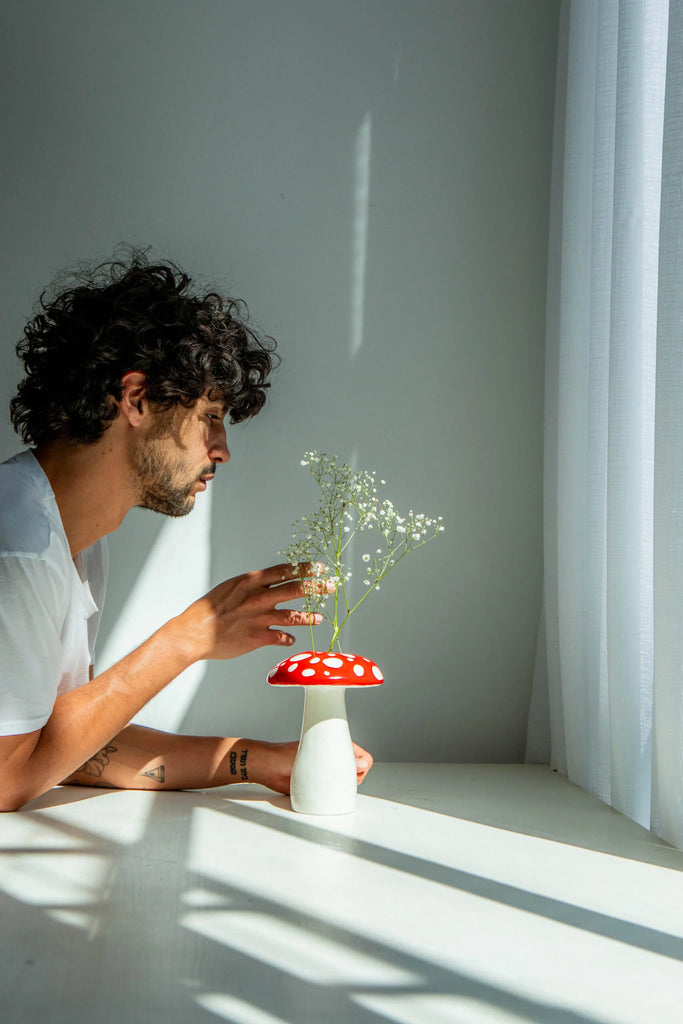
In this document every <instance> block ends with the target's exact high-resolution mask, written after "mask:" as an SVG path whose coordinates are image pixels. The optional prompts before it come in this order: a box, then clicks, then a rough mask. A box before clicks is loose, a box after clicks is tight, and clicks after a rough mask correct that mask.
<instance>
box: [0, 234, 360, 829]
mask: <svg viewBox="0 0 683 1024" xmlns="http://www.w3.org/2000/svg"><path fill="white" fill-rule="evenodd" d="M190 285H191V281H190V279H189V278H188V277H187V276H186V275H185V274H184V273H182V272H181V271H179V270H178V269H177V268H176V267H175V266H173V264H168V263H160V264H157V265H151V264H150V263H149V262H148V261H147V259H146V258H145V256H144V255H143V254H141V253H139V252H135V251H134V252H132V254H130V256H129V257H128V260H127V262H122V261H111V262H109V263H106V264H103V265H102V266H100V267H98V268H96V269H95V270H94V271H92V272H89V271H81V272H80V273H79V274H78V275H76V277H75V280H74V281H72V282H71V284H70V287H68V288H64V287H63V286H62V290H61V291H59V292H57V293H56V294H53V295H52V297H46V295H45V293H43V295H42V296H41V300H40V306H41V308H40V312H39V313H38V314H37V315H36V316H35V317H34V318H33V319H32V320H31V321H30V322H29V323H28V325H27V326H26V328H25V331H24V335H25V336H24V338H23V340H22V341H21V342H20V343H19V345H18V347H17V351H18V353H19V355H20V357H21V358H22V359H23V362H24V367H25V371H26V376H25V379H24V380H23V381H22V383H21V384H20V385H19V388H18V392H17V395H16V396H15V398H14V399H13V400H12V403H11V416H12V422H13V424H14V426H15V429H17V430H18V431H19V432H20V433H21V436H22V438H23V440H24V442H25V443H26V444H27V445H29V446H30V447H29V450H27V451H25V452H22V453H21V454H20V455H18V456H15V457H14V458H13V459H10V460H8V461H7V462H5V463H3V464H2V465H0V810H15V809H17V808H19V807H21V806H22V805H23V804H24V803H26V801H28V800H31V799H32V798H34V797H36V796H38V795H39V794H41V793H43V792H45V791H46V790H48V789H50V788H51V787H53V786H54V785H56V784H58V783H60V782H63V781H66V782H68V783H76V784H82V785H100V786H108V787H118V788H126V789H198V788H204V787H208V786H222V785H225V784H227V783H230V782H238V781H242V780H243V779H244V778H247V779H248V780H249V781H252V782H260V783H262V784H264V785H266V786H268V787H270V788H271V789H274V790H276V791H278V792H282V793H287V792H288V791H289V779H290V773H291V767H292V763H293V760H294V755H295V753H296V743H280V744H275V743H267V742H262V741H257V740H250V739H244V738H237V737H232V738H230V737H204V736H200V737H197V736H177V735H171V734H167V733H163V732H159V731H156V730H153V729H148V728H143V727H141V726H137V725H131V724H129V723H130V720H131V719H132V718H133V716H134V715H135V714H136V713H137V712H138V711H139V710H140V708H141V707H142V706H143V705H144V704H146V703H147V701H149V700H150V699H151V698H152V697H153V696H154V695H155V694H156V693H158V692H159V691H160V690H161V689H162V688H163V687H164V686H166V685H167V684H168V683H169V682H171V680H172V679H174V678H175V677H176V676H177V675H178V674H179V673H180V672H182V671H183V670H184V669H185V668H187V667H188V666H189V665H191V664H193V663H194V662H196V661H199V660H202V659H206V658H218V659H227V658H234V657H237V656H238V655H240V654H245V653H246V652H248V651H251V650H254V649H256V648H258V647H261V646H264V645H266V644H272V645H275V646H281V647H287V646H289V645H290V644H292V643H293V642H294V637H293V636H292V634H291V633H289V632H288V631H287V630H288V629H289V628H290V627H292V626H302V625H308V624H309V616H308V615H307V614H306V613H304V612H302V611H297V610H294V609H292V608H288V607H281V605H283V604H285V603H288V602H291V601H293V600H295V599H296V598H299V597H301V595H302V594H303V592H304V587H305V586H310V587H319V586H323V585H324V584H322V583H320V582H319V581H316V579H315V574H314V567H312V566H300V567H299V568H298V569H293V568H292V567H291V566H287V565H276V566H273V567H271V568H269V569H264V570H262V571H259V572H251V573H247V574H245V575H242V576H239V577H237V578H235V579H231V580H227V581H226V582H224V583H221V584H219V586H217V587H215V588H214V589H213V590H211V591H210V593H208V594H206V595H205V596H204V597H202V598H201V599H200V600H197V601H195V602H194V603H192V604H191V605H190V606H189V607H188V608H187V609H186V610H185V611H184V612H183V613H182V614H181V615H179V616H177V617H176V618H174V619H172V620H171V621H170V622H167V623H166V624H165V625H164V626H162V627H161V629H159V630H158V631H157V632H156V633H155V634H154V635H153V636H151V637H150V638H149V639H147V640H146V641H145V642H144V643H143V644H141V646H140V647H138V648H137V649H136V650H134V651H133V652H132V653H131V654H129V655H127V656H126V657H125V658H123V659H122V660H121V661H120V662H118V663H117V664H116V665H114V666H112V667H111V668H110V669H108V670H107V671H106V672H103V673H102V674H101V675H99V676H96V677H93V671H92V661H93V651H94V644H95V637H96V633H97V626H98V623H99V610H100V609H101V607H102V601H103V597H104V590H105V585H106V541H105V539H104V538H105V537H106V534H108V533H111V532H112V531H113V530H116V529H117V528H118V526H120V524H121V522H122V520H123V518H124V516H125V515H126V513H127V512H128V511H129V509H131V508H133V507H134V506H141V507H143V508H149V509H152V510H154V511H156V512H160V513H162V514H164V515H170V516H182V515H185V514H186V513H188V512H190V511H191V510H192V507H193V505H194V501H195V496H196V494H197V493H198V492H199V491H203V490H205V488H206V487H207V486H208V485H209V482H210V481H211V479H212V478H213V476H214V474H215V472H216V469H217V468H218V467H219V466H222V465H224V464H225V463H227V461H228V459H229V458H230V453H229V451H228V448H227V444H226V434H225V425H224V418H225V417H226V415H228V416H229V418H230V421H231V422H233V423H237V422H240V421H242V420H244V419H246V418H248V417H250V416H253V415H255V414H256V413H258V412H259V410H260V409H261V408H262V406H263V404H264V401H265V389H266V388H267V387H268V386H269V385H268V383H267V378H268V375H269V373H270V370H271V368H272V363H273V358H274V357H273V350H274V347H275V345H274V342H272V341H271V340H270V339H265V340H261V339H259V338H258V337H257V336H256V335H255V334H254V332H253V331H252V330H250V329H249V328H248V327H247V326H246V323H245V322H244V319H242V318H241V316H240V307H239V305H238V304H237V303H235V302H233V301H232V300H224V299H222V298H221V297H220V296H218V295H216V294H214V293H208V294H205V295H196V294H194V293H193V292H192V291H191V289H190ZM312 620H313V621H314V622H316V623H317V622H319V621H320V616H312ZM237 750H239V755H240V756H239V765H240V768H239V774H238V773H237V769H236V766H235V762H236V760H237V759H236V758H235V757H234V751H237ZM231 752H233V757H232V758H231V757H230V754H231ZM356 756H357V769H358V780H359V782H360V781H362V779H363V778H364V777H365V775H366V774H367V772H368V771H369V769H370V767H371V765H372V758H371V756H370V755H369V754H368V753H366V752H365V751H363V750H361V749H360V748H359V747H356Z"/></svg>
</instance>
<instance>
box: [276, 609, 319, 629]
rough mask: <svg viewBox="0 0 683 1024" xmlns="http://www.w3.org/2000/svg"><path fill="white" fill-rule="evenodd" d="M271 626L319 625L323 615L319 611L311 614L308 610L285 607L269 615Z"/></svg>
mask: <svg viewBox="0 0 683 1024" xmlns="http://www.w3.org/2000/svg"><path fill="white" fill-rule="evenodd" d="M269 619H270V622H269V625H271V626H319V625H320V623H321V622H322V621H323V617H322V615H319V614H318V613H317V612H314V613H313V614H311V615H309V614H308V612H298V611H296V610H295V609H294V608H283V609H282V610H281V611H276V612H275V613H274V614H273V615H270V616H269Z"/></svg>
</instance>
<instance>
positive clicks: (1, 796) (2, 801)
mask: <svg viewBox="0 0 683 1024" xmlns="http://www.w3.org/2000/svg"><path fill="white" fill-rule="evenodd" d="M39 795H40V794H39V793H38V792H33V791H31V790H29V789H27V787H26V786H25V785H23V786H22V785H19V784H16V783H15V784H12V782H11V780H2V782H0V813H2V812H8V811H20V810H21V809H22V807H25V806H26V804H27V803H29V802H30V801H31V800H33V799H34V798H35V797H37V796H39Z"/></svg>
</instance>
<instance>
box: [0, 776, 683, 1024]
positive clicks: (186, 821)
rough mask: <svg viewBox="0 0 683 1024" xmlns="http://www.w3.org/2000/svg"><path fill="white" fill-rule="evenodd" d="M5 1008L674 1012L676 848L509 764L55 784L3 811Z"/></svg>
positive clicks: (682, 927)
mask: <svg viewBox="0 0 683 1024" xmlns="http://www.w3.org/2000/svg"><path fill="white" fill-rule="evenodd" d="M0 829H1V841H0V854H1V856H0V901H1V902H0V907H1V910H2V918H1V919H2V930H1V932H0V934H1V936H2V938H1V940H0V941H1V944H2V948H1V956H0V995H1V997H2V998H1V1001H0V1019H1V1020H2V1022H3V1024H33V1022H38V1021H40V1022H45V1024H56V1022H64V1024H74V1022H76V1021H85V1020H87V1021H93V1022H96V1024H110V1022H111V1024H114V1022H116V1024H137V1022H140V1024H143V1022H144V1024H156V1022H159V1024H200V1022H201V1024H216V1022H220V1021H228V1022H231V1024H282V1022H286V1024H326V1022H335V1024H336V1022H338V1024H386V1022H387V1021H390V1022H397V1024H444V1022H449V1024H450V1022H457V1024H499V1022H500V1024H502V1022H505V1024H520V1022H523V1021H533V1022H536V1024H569V1022H585V1024H598V1022H600V1024H603V1022H609V1024H632V1022H633V1024H635V1022H638V1024H653V1022H662V1024H677V1022H678V1021H681V1020H683V853H681V852H679V851H677V850H673V849H672V848H671V847H668V846H666V844H663V843H660V842H658V841H657V840H656V839H654V838H653V837H652V836H651V835H650V834H649V833H648V832H646V831H645V830H643V829H641V828H639V827H638V826H636V825H634V824H633V823H632V822H629V821H628V820H627V819H626V818H624V817H622V816H621V815H619V814H617V813H616V812H615V811H612V810H611V809H610V808H608V807H606V806H605V805H603V804H601V803H600V802H599V801H597V800H595V799H593V798H592V797H590V796H589V795H588V794H586V793H584V792H582V791H581V790H580V789H578V788H577V787H575V786H573V785H571V784H570V783H569V782H567V780H566V779H564V778H562V777H561V776H559V775H557V774H555V773H553V772H552V771H551V770H550V769H549V768H545V767H538V766H525V765H507V766H501V765H498V766H496V765H476V766H468V765H410V764H403V765H378V766H376V767H375V768H374V769H373V771H372V773H371V774H370V776H369V778H368V780H367V782H366V783H365V785H364V786H363V787H362V790H361V795H360V797H359V800H358V808H357V811H356V813H355V814H353V815H351V816H347V817H338V818H312V817H304V816H302V815H296V814H293V813H292V812H291V810H290V809H289V802H288V800H287V799H286V798H284V797H278V796H276V795H275V794H272V793H269V792H268V791H266V790H264V789H262V788H261V787H257V786H247V785H240V786H233V787H229V788H225V789H221V790H212V791H207V792H188V793H162V794H152V793H142V792H139V793H136V792H120V791H115V790H95V789H85V788H79V787H65V788H62V789H56V790H53V791H52V792H51V793H48V794H46V795H45V796H43V797H41V798H39V799H38V800H35V801H33V803H32V804H30V805H29V806H28V808H25V809H24V810H22V811H20V812H17V813H14V814H5V815H2V817H1V818H0Z"/></svg>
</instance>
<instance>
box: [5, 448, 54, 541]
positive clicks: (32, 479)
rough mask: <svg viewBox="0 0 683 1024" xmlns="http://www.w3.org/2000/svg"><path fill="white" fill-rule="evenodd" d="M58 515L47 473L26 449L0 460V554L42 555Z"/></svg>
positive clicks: (51, 536) (50, 538)
mask: <svg viewBox="0 0 683 1024" xmlns="http://www.w3.org/2000/svg"><path fill="white" fill-rule="evenodd" d="M58 515H59V513H58V512H57V508H56V504H55V501H54V496H53V495H52V490H51V488H50V485H49V483H48V481H47V477H46V476H45V474H44V473H43V471H42V470H41V468H40V466H39V465H38V462H37V461H36V459H35V457H34V456H33V454H32V453H31V452H30V451H26V452H21V453H20V454H19V455H15V456H13V457H12V458H11V459H7V461H6V462H2V463H0V554H2V555H26V556H29V557H30V556H33V557H39V558H43V557H45V556H46V555H47V552H48V550H49V549H50V546H51V541H52V540H53V538H54V532H55V527H56V525H57V523H56V522H55V516H57V517H58Z"/></svg>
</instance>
